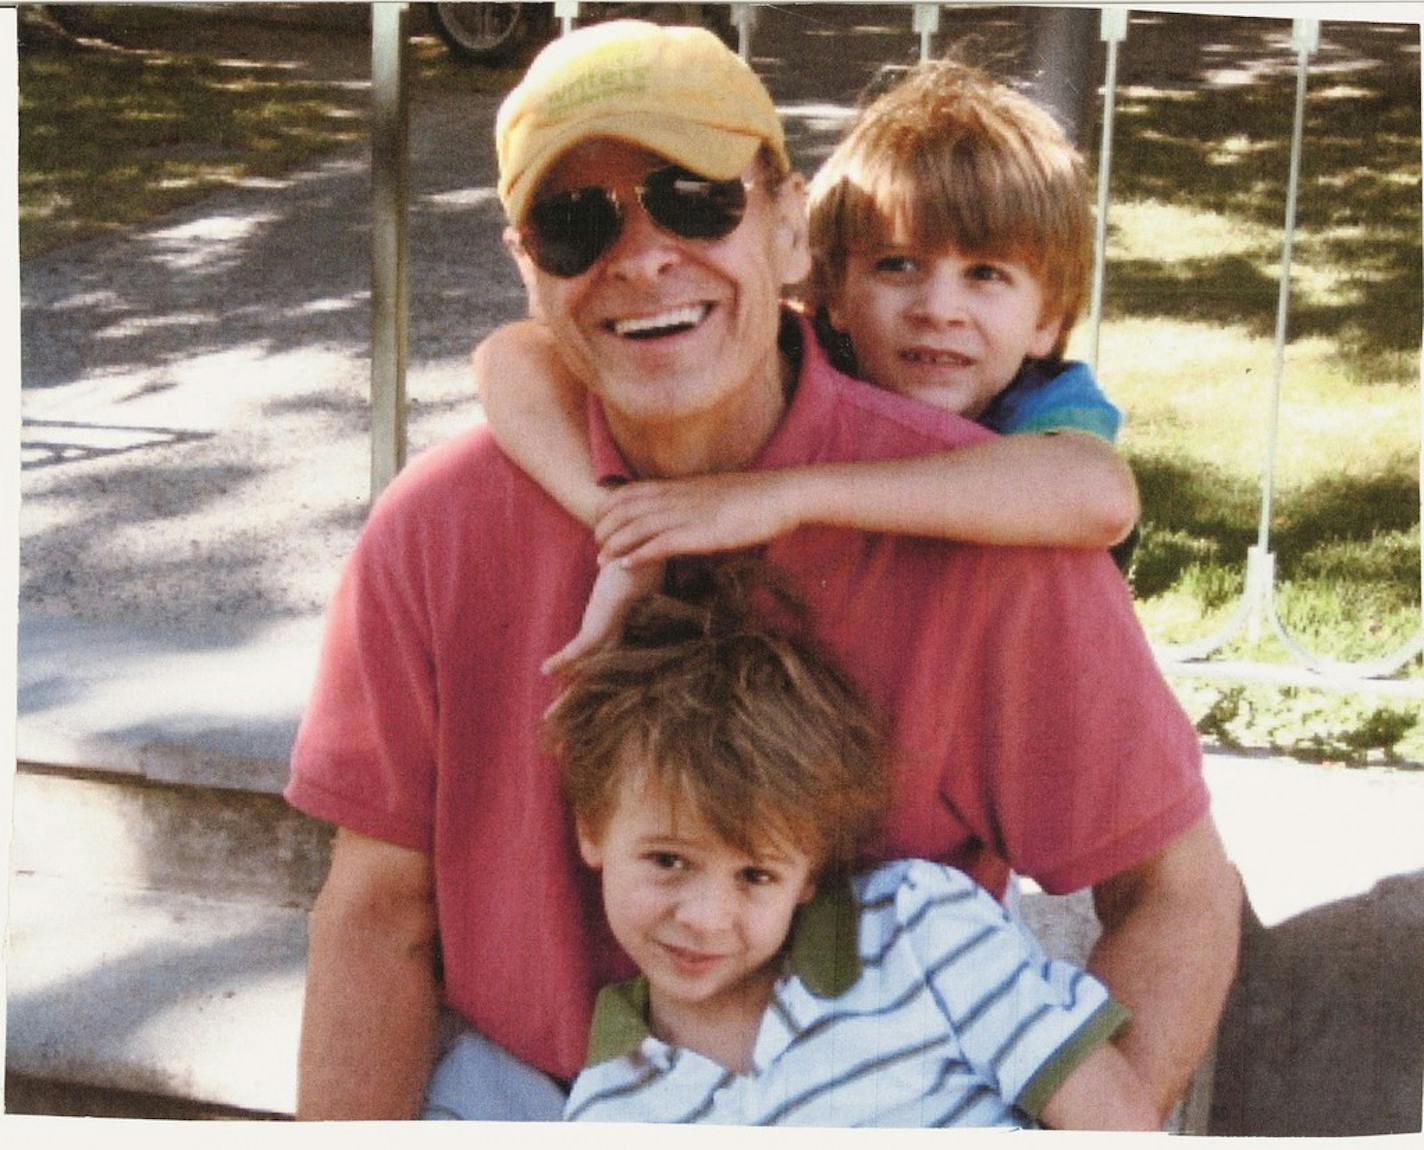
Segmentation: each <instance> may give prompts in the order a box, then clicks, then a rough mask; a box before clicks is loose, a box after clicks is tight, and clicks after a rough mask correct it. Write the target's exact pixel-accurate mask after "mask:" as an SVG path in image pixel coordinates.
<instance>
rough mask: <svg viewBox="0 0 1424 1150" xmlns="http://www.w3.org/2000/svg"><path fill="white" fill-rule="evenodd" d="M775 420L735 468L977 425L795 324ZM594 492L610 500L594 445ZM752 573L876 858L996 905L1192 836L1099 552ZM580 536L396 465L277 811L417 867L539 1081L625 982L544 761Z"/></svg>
mask: <svg viewBox="0 0 1424 1150" xmlns="http://www.w3.org/2000/svg"><path fill="white" fill-rule="evenodd" d="M800 336H801V341H802V344H803V347H804V357H803V362H802V365H801V370H800V374H799V379H798V383H797V387H796V391H795V394H794V396H793V398H792V401H791V404H790V406H789V409H788V410H787V412H786V415H785V417H784V418H783V420H782V423H781V425H780V426H779V427H778V429H777V431H776V432H775V434H774V436H773V438H772V439H771V441H770V442H769V443H768V444H767V446H766V448H765V450H764V452H763V453H762V456H761V458H760V460H759V461H758V463H757V464H756V466H757V467H758V468H773V467H784V466H787V465H790V464H796V463H806V462H813V461H817V460H825V461H837V460H854V459H884V458H893V457H903V456H909V455H919V454H924V453H927V452H932V451H941V450H945V449H947V448H952V447H955V446H959V445H962V444H965V443H969V442H972V441H975V440H977V439H980V438H983V437H984V436H985V435H987V434H988V433H987V432H985V431H984V430H983V429H981V428H979V427H978V426H977V425H976V424H973V423H970V422H968V421H966V420H963V419H960V418H957V417H955V416H951V415H949V414H947V413H945V412H940V411H936V410H933V409H930V408H927V407H924V406H922V405H920V404H917V403H913V402H911V401H909V400H905V399H903V398H902V397H900V396H896V395H893V394H891V393H889V392H885V391H880V390H877V389H875V388H872V387H870V386H868V385H866V384H863V383H859V382H857V381H854V380H851V379H848V378H846V377H844V376H841V375H839V374H837V373H836V372H834V371H833V370H832V369H831V368H830V367H829V366H828V365H827V364H826V362H825V360H824V358H823V356H822V354H821V352H820V349H819V347H818V346H817V344H816V342H815V340H814V338H812V337H811V335H810V334H809V329H807V328H805V326H804V324H803V325H802V326H801V330H800ZM592 433H593V439H594V445H595V455H596V458H597V459H598V461H599V466H600V470H602V471H603V472H605V473H607V474H613V473H621V471H622V464H621V461H619V460H618V459H617V455H616V452H615V451H614V450H613V448H612V444H611V441H610V440H609V438H608V433H607V429H606V426H605V425H604V424H603V421H602V419H601V418H599V417H598V416H597V413H596V412H595V417H594V419H593V421H592ZM767 554H768V557H769V558H770V559H771V560H772V561H773V562H775V563H777V564H778V565H780V566H782V567H783V568H785V569H786V570H787V571H789V572H790V573H791V574H792V575H793V576H794V577H795V579H796V581H797V583H798V584H799V586H800V588H801V590H802V593H803V594H804V595H805V597H806V599H807V600H808V602H809V604H810V606H811V608H812V611H813V613H814V616H815V618H816V619H817V620H818V624H819V626H820V627H821V628H822V633H823V635H824V637H825V638H826V639H827V640H828V641H829V642H830V644H831V645H832V646H833V647H834V648H835V649H836V650H837V651H838V652H839V653H840V655H841V656H842V658H843V660H844V663H845V665H846V667H847V668H848V669H849V670H850V671H851V672H852V673H853V674H855V675H856V676H857V677H858V678H859V680H860V681H861V682H862V683H863V684H864V685H865V686H866V687H867V688H868V689H869V690H870V692H871V693H872V694H873V695H874V696H875V697H876V698H877V699H878V700H879V701H880V702H881V704H882V705H883V706H885V707H886V708H887V709H888V711H889V713H890V715H891V717H892V721H893V724H894V731H895V736H896V744H897V746H898V748H899V759H898V763H897V780H898V791H897V797H896V804H895V810H894V814H893V816H892V819H891V823H890V827H889V835H888V840H887V842H886V845H885V851H884V855H885V857H886V858H895V857H923V858H929V859H934V860H937V861H941V862H948V863H951V864H953V865H955V866H959V867H961V868H963V869H964V870H966V871H968V872H969V873H970V874H971V875H973V876H974V877H975V878H976V879H978V880H979V882H981V883H982V884H983V885H985V886H987V887H988V888H989V889H990V890H993V891H995V892H1002V889H1003V884H1004V879H1005V876H1006V874H1007V871H1008V869H1009V868H1010V867H1012V869H1014V870H1016V871H1019V872H1020V873H1023V874H1027V875H1030V876H1032V877H1033V878H1035V879H1036V880H1037V881H1038V882H1039V883H1040V884H1041V885H1043V886H1044V887H1045V888H1046V889H1048V890H1051V891H1066V890H1072V889H1076V888H1078V887H1082V886H1086V885H1090V884H1092V883H1095V882H1097V881H1099V880H1101V879H1104V878H1106V877H1108V876H1110V875H1112V874H1115V873H1117V872H1118V871H1120V870H1122V869H1124V868H1126V867H1128V866H1130V865H1132V864H1134V863H1136V862H1139V861H1141V860H1142V859H1144V858H1145V857H1147V856H1148V855H1150V854H1152V853H1154V852H1155V851H1157V850H1159V849H1160V848H1162V847H1163V846H1165V845H1166V844H1167V843H1169V842H1170V841H1171V840H1172V839H1174V838H1175V837H1176V836H1177V835H1178V834H1180V833H1181V832H1182V831H1184V830H1186V829H1187V828H1188V827H1189V826H1191V825H1192V824H1193V823H1194V822H1196V821H1197V820H1198V819H1199V818H1200V817H1201V816H1202V815H1203V814H1204V813H1205V812H1206V809H1207V793H1206V789H1205V786H1204V784H1203V781H1202V777H1201V767H1200V752H1199V749H1198V743H1197V739H1196V735H1195V732H1194V731H1193V729H1192V726H1191V724H1190V722H1189V721H1188V720H1187V718H1186V716H1185V715H1184V714H1183V712H1182V710H1181V708H1180V707H1179V706H1178V705H1177V703H1176V701H1175V700H1174V698H1173V697H1172V695H1171V693H1170V691H1169V690H1168V688H1167V686H1166V684H1165V682H1164V681H1163V679H1162V677H1161V675H1160V674H1159V672H1158V670H1157V667H1156V664H1155V662H1154V660H1153V658H1152V655H1151V652H1150V650H1149V648H1148V646H1147V643H1146V640H1145V638H1144V636H1143V634H1142V631H1141V629H1140V627H1139V625H1138V623H1137V620H1136V617H1135V615H1134V613H1133V610H1132V604H1131V602H1130V599H1129V596H1128V593H1127V590H1126V588H1125V586H1124V584H1123V582H1122V579H1121V577H1120V575H1119V574H1118V571H1117V569H1116V567H1114V565H1113V563H1112V561H1111V559H1110V558H1109V557H1108V556H1107V555H1106V554H1105V553H1101V554H1100V553H1095V552H1089V551H1068V550H1046V549H1031V548H1006V547H975V546H967V545H962V544H951V543H945V542H940V541H934V540H925V539H918V538H912V537H908V536H892V535H870V534H865V533H861V532H853V531H845V530H839V529H831V528H808V529H803V530H799V531H796V532H794V533H792V534H790V535H788V536H786V537H784V538H782V539H779V540H777V541H776V542H774V543H773V544H772V545H770V546H769V547H768V548H767ZM594 555H595V551H594V547H593V544H592V540H591V538H590V535H589V533H588V531H586V530H585V529H584V528H583V527H582V526H581V525H579V524H578V523H577V522H576V521H574V520H573V519H571V518H570V517H569V516H567V515H566V514H565V513H564V512H563V511H562V510H561V509H560V508H559V507H558V506H557V505H556V504H555V503H554V502H553V501H552V500H551V499H549V498H548V496H546V495H545V494H544V493H543V492H542V491H541V490H540V489H539V488H538V487H537V486H536V485H535V484H534V483H533V482H532V481H530V480H529V479H528V477H526V476H525V475H524V473H523V472H521V471H520V470H519V469H518V468H516V467H515V466H514V465H513V464H512V463H510V462H509V461H508V460H507V459H506V458H505V457H504V455H502V454H501V453H500V452H499V450H498V449H497V448H496V447H495V445H494V442H493V440H492V439H491V438H490V437H489V435H488V434H487V432H486V431H484V430H483V429H481V430H478V431H474V432H471V433H470V434H468V435H465V436H462V437H460V438H459V439H456V440H454V441H452V442H450V443H448V444H446V445H444V446H442V447H439V448H437V449H435V450H433V451H431V452H428V453H426V454H425V455H423V456H422V457H421V458H419V459H417V460H416V461H414V462H412V464H411V465H410V466H409V467H407V468H406V470H405V471H404V472H402V473H401V475H400V476H399V477H398V478H397V479H396V481H395V482H394V483H393V484H392V485H391V486H390V488H389V489H388V490H387V491H386V493H385V494H384V495H383V496H382V498H381V499H380V500H379V501H378V503H377V505H376V506H375V508H373V510H372V513H371V517H370V520H369V522H368V523H367V525H366V528H365V529H364V531H363V533H362V535H361V538H360V540H359V542H358V544H357V547H356V550H355V552H354V554H353V556H352V558H351V560H350V561H349V563H348V565H347V567H346V570H345V573H344V575H343V578H342V580H341V583H340V586H339V588H338V590H337V593H336V596H335V598H334V599H333V602H332V604H331V607H330V611H329V617H328V623H327V634H326V639H325V643H324V647H323V651H322V657H321V664H320V669H319V672H318V677H317V683H316V687H315V691H314V693H313V696H312V699H311V702H310V705H309V707H308V709H307V712H306V715H305V717H304V719H303V722H302V726H301V729H300V731H299V733H298V736H297V742H296V746H295V749H294V751H293V756H292V779H291V782H290V783H289V785H288V787H287V790H286V797H287V799H288V800H289V801H290V802H291V803H292V804H293V805H294V806H296V807H298V808H299V809H301V810H303V811H306V812H307V813H309V814H311V815H313V816H315V817H317V818H321V819H324V820H328V821H330V822H334V823H337V824H339V825H342V826H345V827H348V828H350V829H352V830H355V831H357V832H360V833H362V834H366V835H370V836H373V837H375V838H379V839H383V840H386V841H389V842H392V843H396V844H398V845H401V846H405V847H409V848H412V849H415V850H420V851H426V852H429V853H430V854H431V855H432V856H433V860H434V871H435V892H436V902H437V909H438V914H439V922H440V937H441V950H442V955H443V960H444V971H445V992H446V997H447V999H448V1001H449V1002H450V1004H451V1005H452V1006H453V1007H454V1008H455V1009H456V1010H458V1011H459V1012H460V1013H461V1014H463V1015H464V1016H465V1017H466V1018H467V1019H468V1020H469V1021H470V1023H471V1024H472V1025H473V1026H474V1027H475V1028H476V1029H477V1030H479V1031H480V1032H481V1033H483V1034H484V1035H486V1036H487V1037H489V1038H491V1039H492V1040H494V1041H495V1042H497V1043H499V1044H500V1045H501V1046H504V1047H505V1048H506V1049H508V1050H509V1051H511V1052H512V1053H513V1054H515V1055H516V1056H517V1057H519V1058H521V1059H523V1060H525V1061H526V1062H529V1063H531V1064H532V1065H534V1066H537V1067H539V1068H540V1069H542V1070H544V1071H546V1072H548V1073H550V1074H554V1075H556V1076H559V1077H563V1078H570V1077H572V1076H573V1075H574V1074H575V1073H576V1072H577V1071H578V1070H579V1068H580V1067H581V1065H582V1062H583V1053H584V1044H585V1040H586V1038H587V1034H588V1024H589V1017H590V1013H591V1010H592V1004H593V999H594V995H595V993H596V991H597V990H598V988H599V987H601V986H603V985H604V984H606V983H608V982H611V981H614V980H616V979H622V978H626V977H628V976H630V975H631V974H632V973H633V972H632V969H631V967H630V965H629V964H628V961H627V959H626V957H624V956H623V955H622V953H621V952H620V951H619V950H618V947H617V945H616V944H615V943H614V942H613V940H612V937H611V935H610V934H609V933H608V931H607V928H606V926H605V924H604V921H603V915H602V910H601V907H600V903H599V898H598V892H597V884H596V882H595V881H594V878H593V876H592V875H591V873H590V872H589V871H587V870H586V868H584V866H583V865H582V863H581V862H580V860H579V858H578V854H577V851H576V849H575V845H574V840H573V835H572V829H571V824H570V820H569V818H568V815H567V812H566V811H565V810H564V807H563V804H562V802H561V801H560V798H559V794H558V779H557V771H556V768H555V766H554V764H553V763H551V762H550V761H548V760H547V759H546V758H545V757H544V756H543V755H541V754H540V753H539V750H538V744H537V729H538V723H539V719H540V716H541V715H542V714H543V712H544V710H545V709H546V708H547V706H548V705H549V703H550V702H551V701H552V699H553V696H554V684H553V683H552V682H550V681H549V680H548V679H546V678H545V677H543V676H542V675H540V673H539V670H538V668H539V664H540V663H541V661H542V660H543V659H544V658H545V657H547V656H548V655H549V654H550V653H552V652H553V651H555V650H557V649H558V648H560V647H561V646H562V645H563V644H564V643H565V642H567V640H568V639H569V638H570V637H571V636H572V635H573V634H574V633H575V632H576V630H577V629H578V623H579V619H580V616H581V614H582V611H583V607H584V603H585V601H586V599H587V595H588V591H589V588H590V587H591V585H592V582H593V577H594V574H595V570H596V566H595V560H594Z"/></svg>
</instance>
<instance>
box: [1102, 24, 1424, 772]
mask: <svg viewBox="0 0 1424 1150" xmlns="http://www.w3.org/2000/svg"><path fill="white" fill-rule="evenodd" d="M1282 24H1284V22H1282ZM1324 35H1325V37H1326V43H1327V45H1328V44H1331V43H1334V44H1336V45H1344V44H1349V43H1350V42H1351V40H1352V39H1354V38H1358V39H1367V41H1368V43H1369V45H1370V48H1369V51H1368V53H1365V54H1363V58H1361V57H1357V58H1356V59H1355V61H1354V64H1353V66H1352V67H1350V68H1348V69H1345V68H1339V67H1336V68H1329V67H1323V68H1321V69H1320V71H1319V72H1316V71H1312V73H1311V78H1310V82H1309V87H1308V89H1307V105H1306V108H1307V119H1306V128H1305V137H1304V140H1305V144H1304V149H1303V154H1302V164H1301V183H1300V191H1299V202H1298V205H1297V213H1296V220H1297V229H1298V230H1297V233H1296V238H1295V246H1294V252H1293V260H1292V277H1291V288H1292V290H1291V300H1290V303H1291V306H1290V311H1289V323H1288V327H1287V333H1288V343H1287V347H1286V351H1285V355H1284V361H1283V370H1282V372H1281V391H1280V410H1281V420H1280V431H1279V439H1278V447H1277V454H1276V462H1275V497H1274V502H1273V507H1272V515H1271V520H1270V536H1269V546H1270V549H1271V550H1272V551H1273V552H1274V553H1275V555H1276V561H1277V584H1276V586H1277V598H1276V605H1277V608H1278V614H1279V617H1280V619H1281V621H1282V623H1283V624H1284V626H1285V629H1286V630H1287V632H1288V633H1289V634H1290V635H1291V636H1292V637H1293V638H1294V639H1295V640H1296V641H1297V642H1299V643H1300V644H1302V645H1303V646H1304V647H1306V648H1307V649H1309V650H1311V651H1313V652H1315V653H1318V654H1320V655H1322V656H1326V657H1329V658H1331V659H1339V660H1361V659H1369V658H1376V657H1381V656H1385V655H1387V654H1389V653H1392V652H1393V651H1395V650H1397V649H1399V648H1401V647H1402V646H1403V645H1404V644H1405V643H1406V642H1407V641H1408V640H1409V639H1410V638H1411V637H1412V636H1413V635H1414V634H1415V633H1416V632H1417V631H1418V629H1419V627H1420V625H1421V611H1420V588H1421V583H1420V538H1419V515H1420V502H1419V475H1420V422H1421V418H1420V417H1421V400H1420V365H1419V350H1420V338H1421V314H1424V299H1422V298H1421V231H1420V108H1419V71H1418V55H1417V49H1418V43H1419V35H1418V29H1417V28H1414V27H1405V28H1400V29H1398V31H1397V33H1395V34H1391V33H1390V32H1389V31H1387V30H1380V29H1375V30H1373V31H1372V32H1371V33H1370V35H1369V36H1368V37H1367V38H1366V37H1363V36H1359V37H1356V36H1355V34H1354V33H1352V31H1351V30H1350V28H1349V27H1347V26H1344V25H1336V24H1327V25H1325V28H1324ZM1282 58H1283V59H1285V61H1286V62H1287V64H1293V56H1292V55H1291V54H1290V53H1288V52H1286V53H1283V54H1282ZM1120 100H1121V102H1120V104H1119V119H1118V130H1117V154H1116V158H1115V162H1114V167H1113V172H1112V184H1111V186H1112V191H1113V197H1112V206H1111V209H1110V213H1109V247H1108V278H1107V281H1106V291H1105V300H1104V309H1103V311H1104V321H1105V322H1104V326H1103V330H1102V335H1101V342H1100V359H1099V369H1100V373H1101V376H1102V378H1103V381H1104V385H1105V386H1106V387H1107V388H1108V390H1109V392H1110V393H1111V394H1112V395H1113V396H1114V398H1115V399H1117V400H1118V401H1119V403H1120V404H1121V405H1122V406H1123V408H1124V410H1125V412H1126V415H1127V421H1128V422H1127V427H1126V429H1125V431H1124V435H1123V445H1124V449H1125V450H1126V451H1127V453H1128V455H1129V456H1130V458H1131V460H1132V464H1133V467H1134V470H1135V472H1136V474H1137V476H1138V480H1139V483H1140V485H1141V489H1142V499H1143V505H1144V522H1143V541H1142V545H1141V547H1140V549H1139V552H1138V556H1137V560H1136V565H1135V569H1134V572H1133V580H1134V582H1133V586H1134V591H1135V594H1136V596H1137V599H1138V603H1139V612H1140V615H1141V618H1142V620H1143V622H1144V624H1145V626H1146V627H1147V630H1148V632H1149V634H1150V635H1151V636H1152V637H1153V638H1154V639H1156V640H1161V641H1165V642H1171V643H1181V642H1185V641H1188V640H1192V639H1201V638H1204V637H1206V636H1208V635H1210V634H1212V633H1213V632H1214V631H1215V630H1216V629H1217V628H1218V627H1220V626H1222V625H1223V624H1225V623H1226V622H1227V620H1228V619H1229V618H1230V617H1231V616H1232V615H1233V614H1234V612H1235V610H1236V608H1237V605H1238V603H1239V601H1240V597H1241V595H1242V592H1243V586H1244V576H1245V560H1246V551H1247V548H1248V547H1250V546H1253V545H1254V544H1256V542H1257V537H1258V529H1259V528H1258V525H1259V519H1260V514H1261V502H1262V496H1261V476H1262V474H1263V470H1264V468H1265V466H1266V462H1267V458H1268V427H1269V422H1268V420H1269V412H1270V407H1271V402H1272V391H1273V386H1272V385H1273V380H1274V378H1275V371H1276V363H1275V340H1274V335H1275V325H1276V313H1277V300H1278V293H1279V282H1280V279H1279V277H1280V269H1281V261H1282V243H1283V234H1284V233H1283V227H1284V220H1285V209H1286V183H1287V177H1288V174H1289V162H1290V155H1289V151H1290V133H1291V122H1292V116H1293V112H1294V100H1295V76H1294V70H1293V67H1291V68H1290V69H1289V70H1288V71H1286V72H1284V73H1283V74H1279V75H1274V76H1264V77H1262V76H1258V77H1256V78H1254V79H1253V80H1252V82H1251V83H1250V84H1248V85H1242V86H1235V85H1229V84H1223V85H1221V86H1220V87H1216V88H1213V87H1210V86H1208V87H1205V88H1198V89H1195V90H1193V91H1191V92H1182V91H1180V90H1176V91H1173V90H1165V89H1163V90H1150V89H1146V88H1133V89H1129V90H1128V91H1126V92H1125V93H1123V94H1122V95H1121V97H1120ZM1086 334H1087V333H1086V332H1080V333H1078V337H1077V340H1078V342H1077V344H1075V347H1074V350H1075V351H1079V352H1080V353H1086V347H1087V340H1086ZM1265 633H1266V634H1268V635H1269V633H1270V629H1269V627H1267V628H1266V632H1265ZM1222 656H1223V657H1228V658H1239V659H1252V660H1260V661H1266V662H1276V661H1285V659H1286V652H1285V651H1284V650H1283V649H1282V648H1281V646H1280V644H1279V643H1278V642H1277V641H1276V640H1275V639H1274V638H1273V637H1272V638H1270V639H1268V640H1266V641H1262V642H1259V643H1257V644H1255V645H1254V646H1253V645H1251V644H1249V643H1248V642H1246V640H1245V639H1244V637H1243V638H1241V639H1239V640H1237V641H1235V642H1233V643H1231V644H1230V645H1228V646H1227V647H1226V648H1225V649H1224V650H1223V652H1222ZM1409 674H1410V675H1411V676H1414V677H1418V676H1420V674H1421V671H1420V668H1419V663H1418V661H1417V660H1416V661H1415V663H1414V664H1413V665H1412V668H1411V670H1410V671H1409ZM1182 686H1183V690H1182V694H1183V696H1184V697H1185V699H1186V700H1187V702H1188V706H1189V709H1191V710H1193V712H1194V716H1195V717H1197V718H1198V719H1199V720H1200V722H1201V724H1202V726H1203V727H1204V729H1205V730H1206V732H1207V733H1209V734H1211V735H1213V736H1214V737H1216V738H1218V739H1222V740H1225V741H1227V742H1236V743H1240V744H1241V745H1245V746H1252V747H1266V748H1271V749H1281V750H1290V751H1292V752H1293V753H1296V754H1301V753H1306V754H1310V755H1313V756H1315V757H1319V758H1324V759H1338V760H1341V761H1347V762H1358V761H1362V760H1364V759H1365V758H1367V757H1374V758H1378V757H1384V758H1388V757H1390V756H1391V755H1395V756H1400V757H1403V758H1405V759H1408V760H1410V761H1412V762H1424V729H1421V724H1420V721H1419V713H1418V712H1419V708H1418V706H1417V704H1414V705H1407V704H1403V703H1398V702H1396V703H1392V704H1388V705H1378V704H1377V703H1375V702H1371V701H1369V700H1368V699H1365V698H1359V697H1355V698H1352V697H1347V696H1341V695H1337V694H1332V693H1327V692H1323V691H1316V690H1282V689H1280V688H1267V687H1249V688H1248V687H1241V686H1236V687H1212V686H1207V685H1204V684H1202V683H1200V682H1199V681H1196V682H1188V683H1185V684H1183V685H1182Z"/></svg>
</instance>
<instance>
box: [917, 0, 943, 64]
mask: <svg viewBox="0 0 1424 1150" xmlns="http://www.w3.org/2000/svg"><path fill="white" fill-rule="evenodd" d="M914 30H915V31H916V32H918V33H919V34H920V63H921V64H923V63H924V62H925V61H926V60H928V59H929V58H930V44H931V42H932V40H933V38H934V34H935V33H936V32H938V31H939V5H938V4H916V5H915V17H914Z"/></svg>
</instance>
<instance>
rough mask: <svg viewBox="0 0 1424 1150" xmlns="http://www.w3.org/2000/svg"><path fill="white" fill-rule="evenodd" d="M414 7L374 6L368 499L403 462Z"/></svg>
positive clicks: (392, 476)
mask: <svg viewBox="0 0 1424 1150" xmlns="http://www.w3.org/2000/svg"><path fill="white" fill-rule="evenodd" d="M408 8H409V6H408V5H406V4H404V3H380V4H373V5H372V6H371V105H372V106H371V198H372V202H371V498H372V500H374V499H375V498H376V496H378V495H379V494H380V493H381V492H382V491H383V490H385V487H386V484H388V483H389V482H390V481H391V480H392V479H393V478H395V474H396V472H398V471H399V470H400V469H401V467H403V466H404V465H405V452H406V429H405V415H406V403H405V367H406V359H407V351H408V343H407V341H408V329H409V276H408V269H407V263H408V252H407V241H406V202H407V197H408V194H409V184H408V166H409V165H408V151H407V132H408V125H409V113H408V109H407V105H406V91H405V80H406V77H405V59H406V41H407V31H408V23H407V22H408V18H409V12H408Z"/></svg>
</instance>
